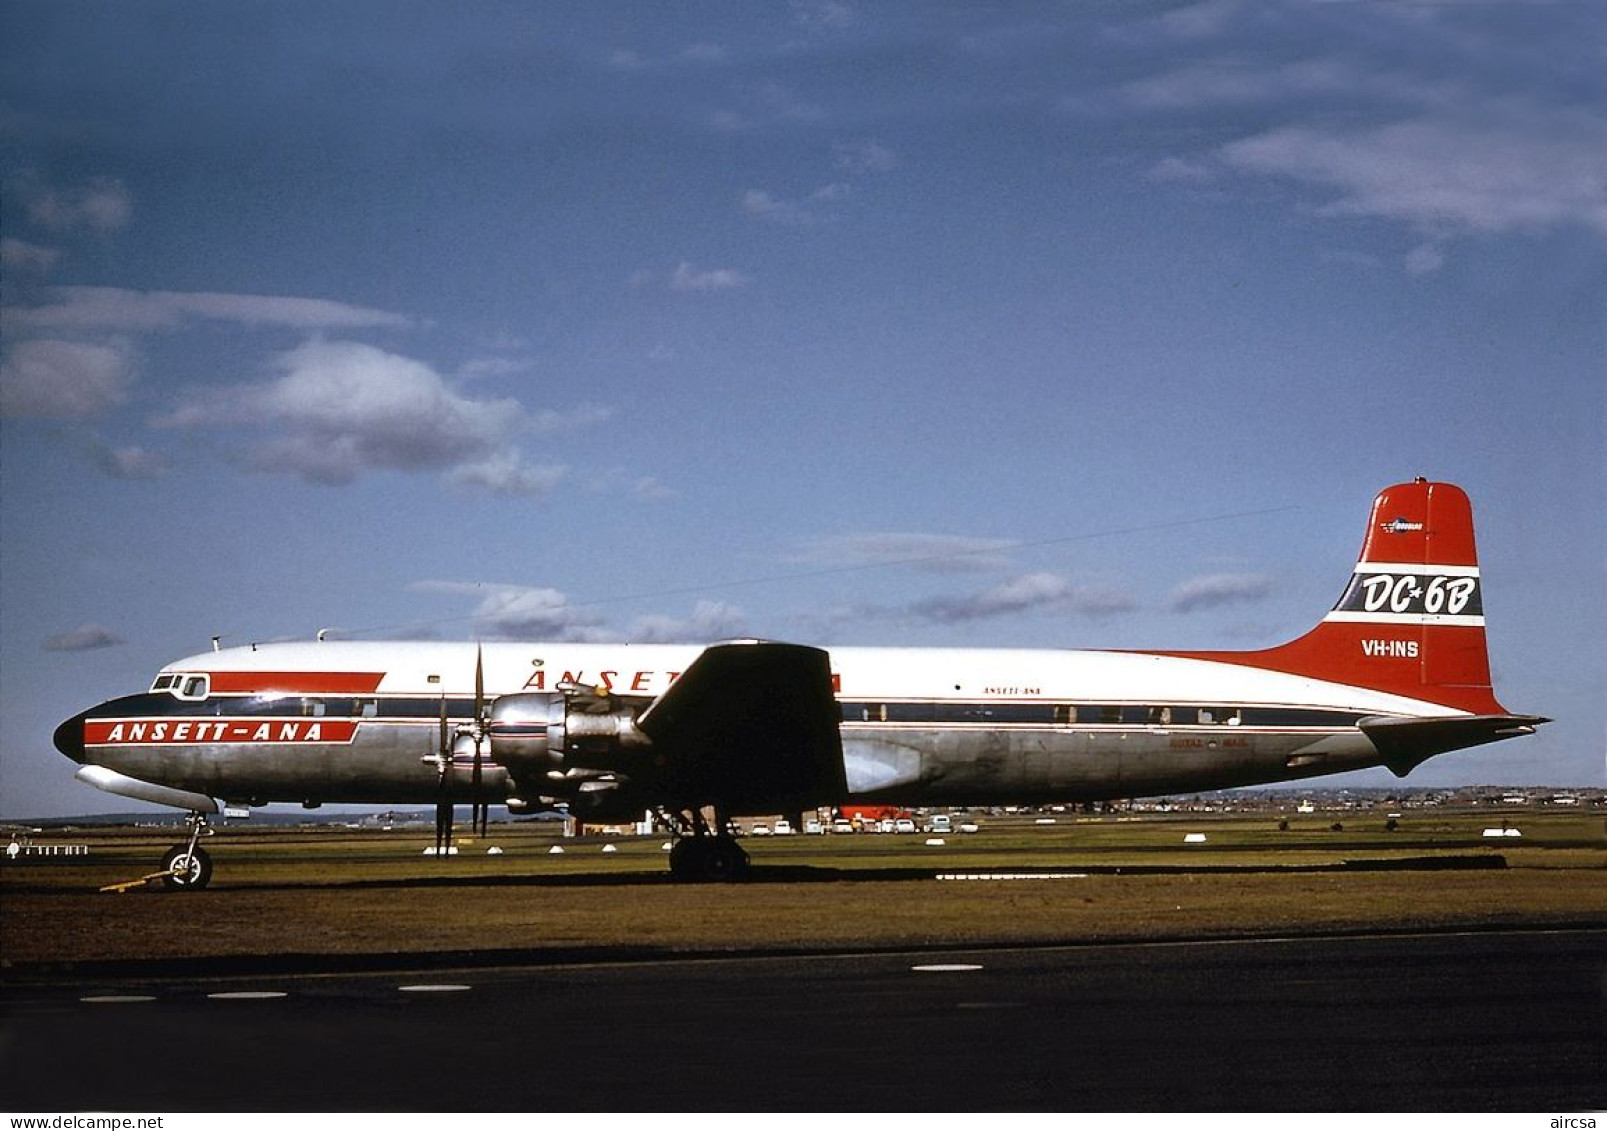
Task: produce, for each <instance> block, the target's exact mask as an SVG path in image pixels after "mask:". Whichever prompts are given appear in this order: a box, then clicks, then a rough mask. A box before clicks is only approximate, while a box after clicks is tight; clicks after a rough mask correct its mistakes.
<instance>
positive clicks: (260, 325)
mask: <svg viewBox="0 0 1607 1131" xmlns="http://www.w3.org/2000/svg"><path fill="white" fill-rule="evenodd" d="M0 20H3V23H0V42H3V43H4V44H5V46H4V47H3V48H0V52H3V71H0V84H3V85H0V137H3V139H4V148H3V164H0V191H3V202H4V208H3V215H0V219H3V238H4V274H3V308H4V309H3V314H4V318H3V335H4V337H3V342H0V346H3V350H4V354H3V360H0V414H3V424H0V428H3V435H0V439H3V444H0V646H3V652H0V713H3V714H0V792H3V801H0V807H3V811H4V812H6V813H9V814H39V815H46V814H49V813H56V812H72V811H86V810H93V809H97V808H100V809H105V808H120V807H124V806H123V805H122V803H120V802H118V801H117V800H116V799H113V798H105V799H104V800H103V799H102V797H101V796H100V795H97V794H94V793H93V792H92V791H90V790H88V789H87V788H86V787H82V786H79V785H76V784H74V783H73V782H72V780H71V769H72V767H71V765H70V764H68V763H67V762H65V761H64V760H63V759H61V758H60V756H59V755H57V754H56V753H55V752H54V751H53V750H52V749H51V747H50V744H49V735H50V731H51V729H52V727H53V726H54V725H55V723H56V722H58V721H59V720H60V719H62V718H64V717H66V716H67V715H69V714H71V713H72V712H74V711H76V710H78V709H81V708H83V707H84V706H86V705H88V704H90V703H92V702H95V701H98V700H100V699H103V698H107V697H109V696H111V695H114V694H119V693H124V692H127V691H131V690H137V689H142V688H143V687H144V686H146V685H147V684H148V681H149V679H150V677H151V675H152V673H153V672H154V671H155V670H156V668H157V667H158V666H160V665H161V664H162V663H164V662H166V661H168V660H171V659H174V658H176V657H178V656H181V655H186V654H189V653H192V652H196V651H201V650H204V649H205V648H206V647H207V646H208V641H209V639H210V638H211V637H212V636H214V635H221V636H223V638H224V639H225V641H226V642H228V643H247V642H250V641H253V640H270V639H280V638H300V637H310V636H311V635H312V634H313V633H315V632H316V631H317V630H318V629H320V628H330V629H332V630H333V633H334V634H335V635H341V634H345V635H364V636H379V637H407V636H420V635H422V636H431V637H447V638H454V637H472V636H478V637H480V638H483V639H501V638H521V637H539V638H545V639H553V638H564V639H637V640H707V639H715V638H720V637H726V636H732V635H762V636H769V637H774V638H779V639H789V640H799V641H804V642H810V643H817V644H822V645H826V646H831V645H834V644H836V645H847V644H895V645H901V644H909V645H926V644H945V645H972V644H976V645H1017V644H1019V645H1030V646H1049V647H1055V646H1072V647H1078V646H1085V647H1102V646H1113V647H1178V648H1187V647H1244V648H1253V647H1261V646H1266V645H1270V644H1274V643H1278V642H1280V641H1281V640H1283V639H1286V638H1289V637H1292V636H1294V635H1297V634H1298V633H1299V632H1301V631H1303V630H1304V629H1305V628H1306V627H1308V626H1309V625H1310V624H1312V623H1314V622H1315V620H1316V619H1317V618H1318V617H1319V616H1320V615H1321V614H1322V612H1324V611H1325V610H1326V609H1327V608H1328V607H1329V606H1330V605H1331V604H1332V602H1333V600H1334V598H1335V597H1336V596H1337V595H1338V594H1339V592H1340V590H1341V589H1342V588H1343V586H1344V583H1345V581H1346V579H1347V576H1348V573H1349V569H1350V566H1351V563H1352V562H1353V561H1354V557H1355V552H1356V549H1357V546H1358V545H1359V543H1360V539H1361V535H1362V529H1363V524H1364V520H1365V517H1366V512H1367V507H1368V506H1369V504H1370V502H1371V499H1372V496H1373V494H1374V493H1375V491H1376V490H1377V489H1378V488H1380V487H1382V486H1384V485H1386V484H1389V483H1392V482H1398V481H1400V480H1403V479H1409V478H1411V477H1412V476H1415V475H1426V476H1430V477H1433V478H1440V479H1448V480H1451V481H1454V482H1457V483H1460V484H1461V485H1462V486H1464V487H1465V488H1466V489H1467V490H1468V491H1469V493H1470V494H1471V495H1472V497H1473V500H1474V505H1475V510H1476V517H1477V520H1478V524H1479V531H1480V537H1481V551H1482V559H1483V564H1484V567H1485V570H1484V572H1485V591H1486V598H1485V599H1486V608H1487V611H1488V613H1489V616H1490V637H1491V647H1492V658H1493V663H1494V667H1495V671H1496V680H1497V690H1498V693H1499V694H1500V695H1501V697H1502V698H1503V700H1504V701H1505V702H1506V704H1507V705H1508V706H1509V707H1510V708H1512V709H1514V710H1518V711H1524V712H1533V713H1540V714H1546V715H1552V716H1555V717H1556V718H1557V719H1558V721H1557V722H1556V723H1554V724H1553V725H1551V726H1550V727H1547V728H1546V729H1545V731H1544V732H1543V733H1542V735H1541V736H1539V737H1537V738H1534V739H1530V740H1527V741H1525V742H1522V743H1509V744H1505V745H1501V746H1497V747H1492V748H1490V749H1488V750H1483V751H1475V752H1469V753H1464V754H1453V755H1449V756H1446V757H1442V758H1439V759H1436V760H1434V761H1431V762H1430V763H1428V764H1427V765H1426V766H1425V767H1423V768H1422V769H1421V770H1419V771H1418V772H1417V773H1415V774H1414V775H1413V776H1412V778H1411V779H1409V781H1410V782H1411V783H1415V784H1427V785H1442V784H1461V783H1478V782H1492V783H1526V782H1527V783H1549V784H1597V785H1599V784H1601V783H1602V780H1603V726H1602V722H1601V720H1602V709H1603V706H1604V700H1607V674H1604V673H1607V658H1604V652H1607V649H1604V648H1603V646H1602V641H1603V639H1607V611H1604V584H1603V582H1604V576H1603V567H1604V563H1607V522H1604V515H1607V505H1604V504H1607V498H1604V494H1607V492H1604V486H1607V482H1604V481H1607V464H1604V448H1603V435H1604V420H1607V414H1604V405H1603V388H1604V381H1603V377H1604V373H1603V367H1604V358H1607V328H1604V324H1607V255H1604V253H1607V89H1604V88H1607V82H1604V80H1603V76H1604V75H1607V19H1604V17H1603V16H1602V14H1601V12H1600V9H1599V8H1598V7H1597V6H1595V5H1591V4H1585V3H1579V4H1569V3H1559V4H1544V3H1541V4H1526V3H1513V4H1502V3H1469V4H1460V3H1423V4H1409V3H1402V4H1367V3H1326V4H1324V3H1306V2H1301V3H1287V4H1280V3H1255V4H1251V3H1238V2H1234V0H1206V2H1203V3H1196V4H1188V3H1182V4H1169V3H1154V4H1145V3H1125V2H1124V3H1114V2H1112V3H1100V2H1080V3H1066V4H1060V5H1055V4H1047V3H1031V4H1025V3H1023V4H1009V3H1000V4H992V5H977V4H937V3H908V4H877V5H871V4H868V3H863V4H862V3H847V2H836V0H826V2H814V0H799V2H794V3H771V4H765V3H756V4H755V3H728V4H727V3H707V4H691V5H676V6H666V5H660V4H646V3H638V4H625V3H541V4H514V3H501V4H498V3H476V2H469V3H460V4H451V5H446V4H424V3H411V4H396V3H371V2H357V0H351V2H346V3H342V4H340V5H336V6H329V5H325V4H305V3H273V4H251V3H247V4H231V5H206V4H198V3H182V4H175V3H142V4H118V5H109V4H79V3H71V2H62V0H50V2H39V3H32V2H20V3H18V2H8V3H5V4H4V5H3V6H0ZM1352 780H1353V781H1355V782H1357V783H1361V784H1385V783H1387V782H1389V781H1392V780H1393V779H1391V778H1389V777H1388V775H1387V774H1386V773H1384V772H1383V771H1379V772H1378V773H1377V774H1370V775H1363V776H1361V777H1357V778H1353V779H1352Z"/></svg>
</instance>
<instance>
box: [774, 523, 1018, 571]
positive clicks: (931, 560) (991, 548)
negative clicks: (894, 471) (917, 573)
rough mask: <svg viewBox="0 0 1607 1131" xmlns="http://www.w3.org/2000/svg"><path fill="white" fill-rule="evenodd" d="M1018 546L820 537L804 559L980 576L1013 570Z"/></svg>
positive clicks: (993, 541)
mask: <svg viewBox="0 0 1607 1131" xmlns="http://www.w3.org/2000/svg"><path fill="white" fill-rule="evenodd" d="M1015 545H1017V543H1015V542H1010V541H1007V540H1004V539H998V538H968V537H964V536H962V535H953V534H917V533H905V532H900V531H886V532H879V533H864V534H840V535H833V536H830V537H826V538H817V539H814V540H812V541H810V542H808V543H806V544H805V546H804V551H803V554H802V555H801V558H802V560H804V561H810V562H820V563H825V564H831V565H836V566H841V567H843V568H848V569H855V568H859V567H861V566H909V567H911V568H914V569H919V570H924V571H927V572H939V573H959V572H964V573H979V572H989V571H994V570H1001V569H1007V568H1009V565H1010V559H1009V557H1008V556H1006V554H1005V551H1007V550H1009V549H1011V548H1012V547H1014V546H1015Z"/></svg>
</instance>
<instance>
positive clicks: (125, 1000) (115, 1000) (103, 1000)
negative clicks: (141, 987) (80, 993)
mask: <svg viewBox="0 0 1607 1131" xmlns="http://www.w3.org/2000/svg"><path fill="white" fill-rule="evenodd" d="M78 1000H79V1001H81V1002H86V1003H87V1004H89V1005H130V1004H133V1003H136V1002H145V1001H155V1000H156V998H154V997H152V996H151V995H150V994H93V995H91V996H90V997H81V998H79V999H78Z"/></svg>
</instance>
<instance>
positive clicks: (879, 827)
mask: <svg viewBox="0 0 1607 1131" xmlns="http://www.w3.org/2000/svg"><path fill="white" fill-rule="evenodd" d="M876 831H877V832H879V833H890V832H894V831H895V829H894V825H893V818H891V817H883V818H882V819H881V820H879V821H877V822H876Z"/></svg>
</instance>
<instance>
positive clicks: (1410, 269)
mask: <svg viewBox="0 0 1607 1131" xmlns="http://www.w3.org/2000/svg"><path fill="white" fill-rule="evenodd" d="M1444 266H1445V249H1444V248H1441V247H1439V246H1437V245H1435V244H1431V243H1425V244H1419V245H1418V246H1416V247H1414V248H1412V250H1411V251H1409V252H1407V253H1406V273H1407V274H1408V275H1431V274H1433V273H1434V272H1435V271H1438V270H1439V269H1440V268H1441V267H1444Z"/></svg>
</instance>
